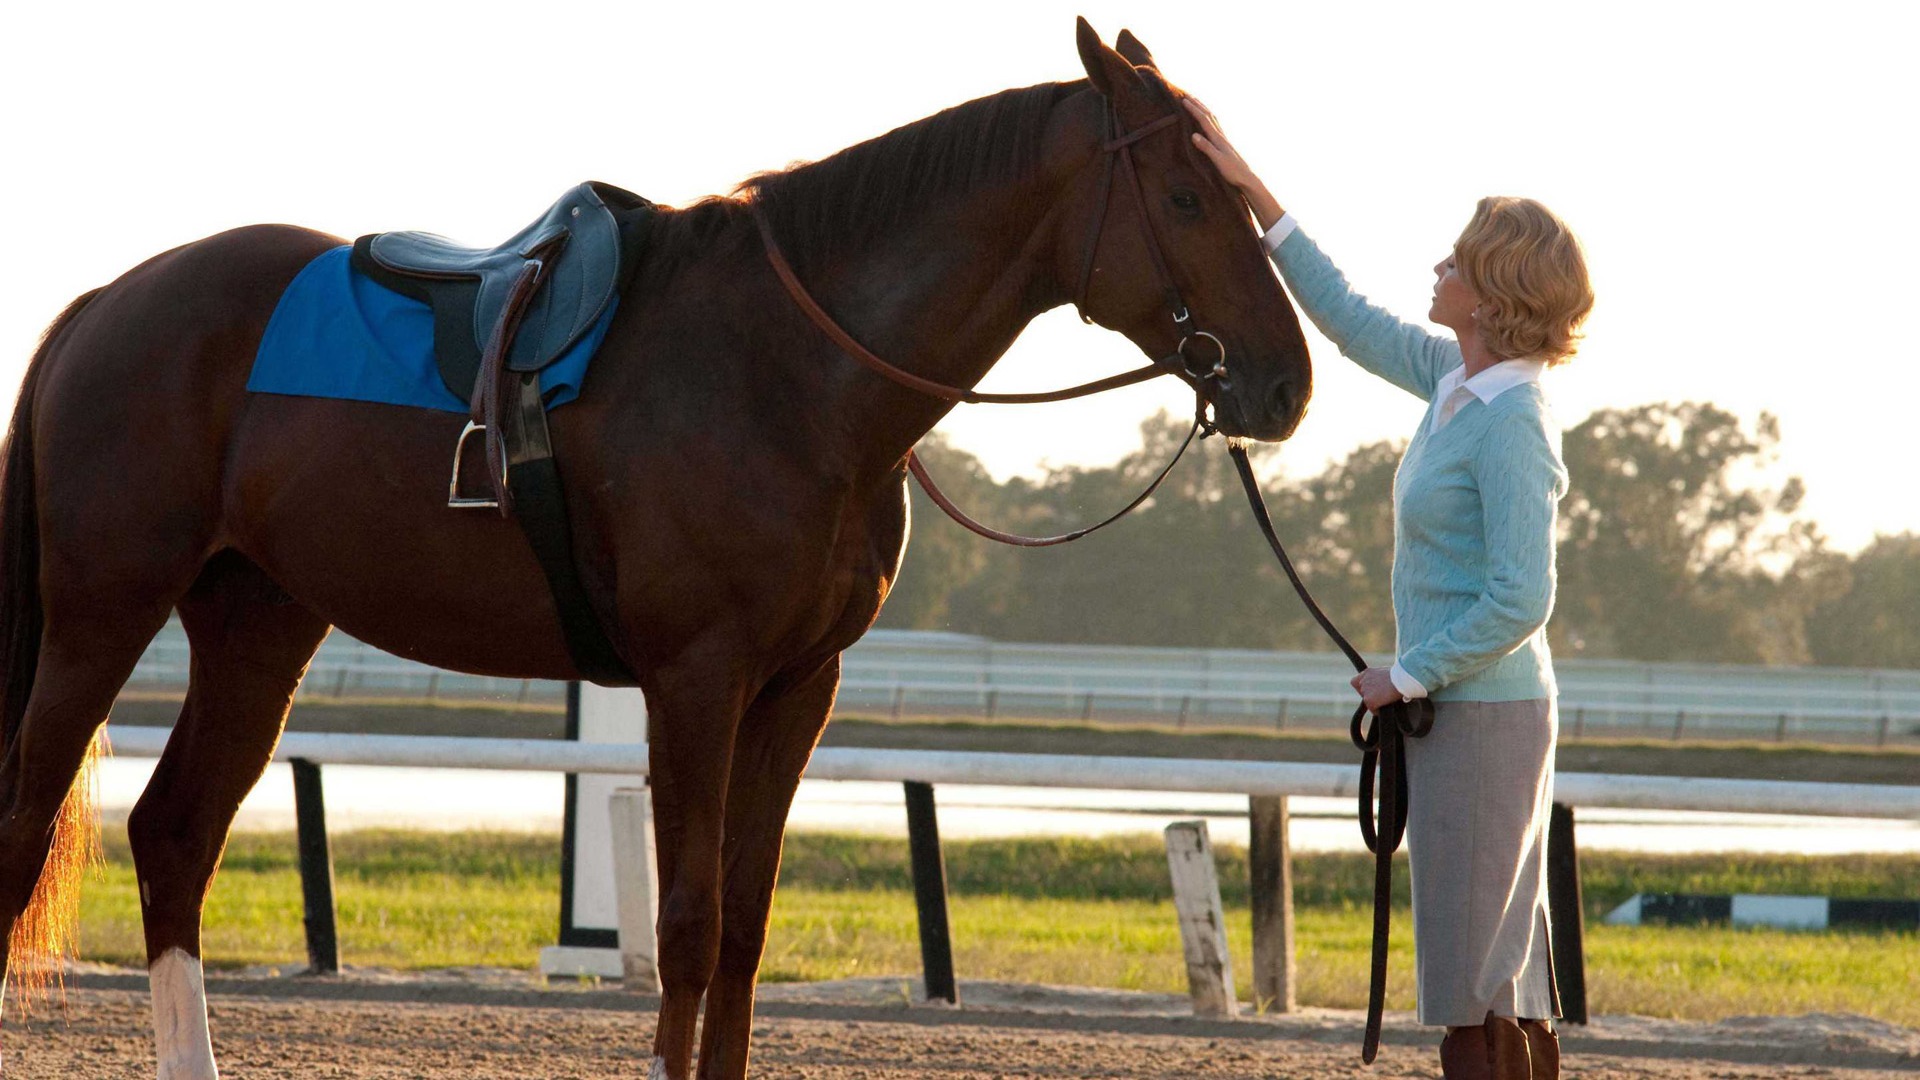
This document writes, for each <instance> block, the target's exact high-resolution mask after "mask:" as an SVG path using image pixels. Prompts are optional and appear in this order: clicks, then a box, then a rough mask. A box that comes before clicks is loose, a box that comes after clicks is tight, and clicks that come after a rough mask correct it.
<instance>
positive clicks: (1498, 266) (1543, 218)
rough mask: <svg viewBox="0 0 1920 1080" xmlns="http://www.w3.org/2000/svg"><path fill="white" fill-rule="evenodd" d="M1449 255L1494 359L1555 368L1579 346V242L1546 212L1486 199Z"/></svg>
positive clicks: (1587, 298) (1583, 266)
mask: <svg viewBox="0 0 1920 1080" xmlns="http://www.w3.org/2000/svg"><path fill="white" fill-rule="evenodd" d="M1453 255H1454V265H1455V266H1456V267H1457V268H1458V269H1459V271H1460V278H1461V280H1462V281H1463V282H1465V283H1466V286H1467V287H1468V288H1470V289H1472V290H1473V291H1474V292H1475V293H1476V294H1477V295H1478V296H1479V297H1480V298H1481V300H1482V301H1484V304H1483V306H1482V307H1481V309H1480V311H1479V313H1478V315H1477V316H1476V318H1475V322H1476V323H1477V325H1478V326H1479V327H1480V332H1481V334H1482V335H1484V336H1485V338H1486V341H1487V346H1488V348H1490V349H1491V350H1492V351H1493V353H1494V355H1496V356H1500V357H1503V358H1507V359H1512V358H1514V357H1521V356H1526V357H1532V358H1534V359H1537V360H1545V361H1546V362H1547V363H1548V364H1559V363H1563V362H1565V361H1566V360H1567V358H1568V357H1571V356H1572V355H1573V354H1574V352H1575V351H1576V350H1577V349H1578V348H1579V347H1580V324H1581V323H1582V322H1584V321H1586V318H1587V313H1588V312H1589V311H1591V310H1593V286H1592V285H1591V284H1590V283H1589V282H1588V281H1587V260H1586V256H1585V254H1584V253H1583V252H1582V251H1581V250H1580V241H1579V240H1578V239H1576V238H1575V237H1574V235H1573V230H1571V229H1569V228H1567V223H1566V222H1564V221H1561V220H1560V219H1559V218H1558V217H1556V216H1555V215H1554V213H1553V211H1551V210H1549V209H1547V208H1546V207H1544V206H1542V205H1540V204H1539V203H1537V202H1535V201H1534V200H1532V199H1515V198H1511V197H1509V196H1506V195H1489V196H1487V197H1486V198H1484V199H1481V200H1480V205H1479V206H1478V207H1476V208H1475V209H1474V211H1473V220H1472V221H1469V222H1467V227H1466V229H1465V230H1464V231H1463V232H1461V234H1460V239H1459V240H1457V241H1455V242H1454V245H1453Z"/></svg>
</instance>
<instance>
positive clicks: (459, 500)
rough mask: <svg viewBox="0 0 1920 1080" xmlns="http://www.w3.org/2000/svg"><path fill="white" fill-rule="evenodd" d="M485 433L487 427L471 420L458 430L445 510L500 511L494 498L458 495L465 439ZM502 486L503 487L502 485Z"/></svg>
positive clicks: (484, 441)
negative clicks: (458, 435) (458, 434)
mask: <svg viewBox="0 0 1920 1080" xmlns="http://www.w3.org/2000/svg"><path fill="white" fill-rule="evenodd" d="M486 433H487V426H486V425H485V424H476V423H474V422H473V421H471V420H469V421H467V426H466V427H464V428H461V429H460V438H459V439H457V440H456V441H455V442H454V444H453V479H451V480H449V481H447V508H448V509H451V510H498V509H500V503H499V502H498V501H497V500H495V499H494V498H492V497H491V496H486V495H482V496H480V497H478V498H471V497H463V496H461V494H460V455H461V454H463V453H465V452H466V449H467V439H468V438H469V437H470V436H473V435H485V434H486ZM480 445H481V446H482V447H484V446H486V440H484V439H482V440H481V443H480ZM502 486H504V484H503V485H502Z"/></svg>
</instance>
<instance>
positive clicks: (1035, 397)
mask: <svg viewBox="0 0 1920 1080" xmlns="http://www.w3.org/2000/svg"><path fill="white" fill-rule="evenodd" d="M1181 118H1182V116H1181V114H1180V113H1168V114H1167V115H1166V116H1163V117H1160V118H1159V119H1157V120H1154V121H1153V122H1151V123H1148V124H1144V125H1142V126H1140V127H1138V128H1135V129H1134V130H1132V131H1130V132H1125V133H1118V127H1119V120H1118V118H1117V117H1116V116H1115V115H1114V113H1113V110H1111V109H1109V110H1108V112H1107V129H1108V134H1109V138H1108V139H1107V140H1106V141H1105V142H1104V143H1103V144H1102V146H1101V149H1102V151H1103V152H1104V153H1105V154H1106V168H1105V170H1104V171H1103V173H1102V179H1101V187H1100V200H1099V206H1100V209H1099V212H1098V213H1097V214H1096V215H1095V216H1094V221H1093V232H1092V236H1091V237H1090V239H1089V241H1088V244H1087V258H1086V264H1085V266H1084V268H1083V270H1082V273H1081V276H1080V292H1079V297H1078V299H1077V300H1076V301H1075V306H1076V307H1078V308H1079V310H1080V318H1081V319H1082V321H1085V322H1092V321H1093V320H1092V319H1091V318H1089V317H1088V315H1087V296H1088V294H1089V292H1091V290H1092V287H1093V271H1094V259H1095V256H1096V255H1097V254H1098V250H1099V246H1100V234H1101V232H1102V231H1103V228H1104V226H1105V223H1106V215H1107V203H1108V201H1109V195H1110V193H1111V191H1112V187H1113V174H1114V170H1115V167H1116V164H1118V165H1120V166H1122V167H1124V168H1125V170H1126V173H1127V180H1128V187H1129V189H1130V190H1131V191H1132V193H1133V197H1134V201H1135V203H1136V205H1137V206H1138V208H1139V211H1140V220H1141V227H1142V228H1143V229H1144V230H1145V239H1146V243H1147V250H1148V252H1149V253H1150V254H1151V256H1152V259H1153V266H1154V272H1155V273H1156V274H1157V275H1158V277H1159V280H1160V286H1161V290H1162V292H1163V293H1164V294H1165V296H1166V298H1167V306H1168V312H1169V314H1170V315H1172V317H1173V322H1174V325H1175V327H1177V328H1178V329H1179V330H1180V331H1181V338H1180V344H1179V345H1178V346H1177V347H1176V348H1175V349H1174V351H1173V353H1172V354H1171V355H1168V356H1164V357H1161V358H1160V359H1158V360H1156V361H1154V362H1153V363H1151V364H1146V365H1144V366H1142V367H1138V368H1134V369H1133V370H1131V371H1123V372H1121V373H1120V374H1118V375H1109V376H1107V377H1106V378H1104V379H1095V380H1094V381H1092V382H1087V383H1080V384H1079V385H1077V386H1068V387H1064V388H1062V389H1059V390H1048V391H1040V392H1034V393H1021V394H991V393H982V392H980V391H978V390H974V389H971V388H969V387H961V386H948V385H946V384H945V383H939V382H935V381H933V380H932V379H927V378H923V377H922V376H919V375H915V374H913V373H912V372H910V371H904V370H902V369H900V368H898V367H896V366H894V365H893V364H889V363H887V362H886V361H885V360H882V359H881V358H880V357H878V356H876V355H875V354H874V353H873V351H872V350H871V349H868V348H867V347H866V346H865V345H862V344H861V343H860V342H859V341H858V340H857V339H856V338H854V336H853V335H852V334H849V333H847V331H846V329H845V328H843V327H842V326H841V325H840V324H839V323H838V322H835V321H834V318H833V316H831V315H829V314H827V312H826V309H824V308H822V307H821V306H820V304H819V302H818V301H816V300H814V298H813V296H812V294H810V293H809V292H807V289H806V286H804V285H802V284H801V283H800V276H799V275H798V274H796V273H794V270H793V266H792V265H791V264H790V263H788V262H787V259H786V256H785V255H784V254H782V253H781V251H780V244H779V241H777V240H776V239H774V235H773V223H772V222H771V221H769V220H768V219H767V215H766V212H765V210H764V209H763V208H762V207H761V206H760V205H759V204H758V203H755V204H754V206H753V218H754V223H755V224H756V225H758V226H759V229H760V239H761V241H762V242H763V243H764V244H765V245H766V249H767V261H768V262H769V263H771V264H772V266H773V272H774V275H775V276H776V277H778V278H779V279H780V284H781V285H783V286H785V287H786V290H787V295H789V296H791V297H792V298H793V302H794V304H795V305H796V306H798V307H799V308H800V310H801V311H802V312H805V313H806V316H807V318H808V319H810V320H812V322H813V324H814V325H815V326H817V327H819V328H820V331H821V332H822V333H824V334H826V335H827V337H828V338H829V339H830V340H831V341H832V342H833V343H834V344H835V345H837V346H839V347H840V350H841V351H842V352H844V353H846V354H847V355H848V356H851V357H852V358H853V359H854V360H855V361H857V362H859V364H860V365H861V366H863V367H865V368H867V369H868V370H869V371H872V372H874V373H875V374H877V375H880V376H882V377H883V378H886V379H888V380H889V381H891V382H894V383H897V384H898V385H900V386H904V387H906V388H907V389H909V390H915V391H918V392H919V393H922V394H926V395H927V396H929V397H934V398H938V399H940V400H942V401H952V402H959V403H965V404H990V405H1035V404H1042V403H1045V402H1051V401H1066V400H1069V399H1072V398H1078V397H1086V396H1087V395H1089V394H1098V393H1101V392H1102V391H1106V390H1114V389H1118V388H1119V387H1122V386H1132V385H1133V384H1135V383H1140V382H1145V381H1147V380H1148V379H1153V378H1158V377H1160V376H1162V375H1175V376H1178V377H1179V378H1181V379H1183V380H1184V381H1185V382H1187V384H1188V385H1190V386H1192V387H1193V388H1194V393H1195V395H1196V401H1195V408H1194V420H1193V426H1192V427H1191V428H1189V429H1188V430H1187V437H1186V438H1185V439H1184V440H1182V441H1181V443H1180V448H1179V449H1178V450H1177V451H1175V452H1174V455H1173V458H1172V459H1171V460H1170V461H1168V462H1167V464H1166V467H1165V468H1163V469H1161V470H1160V472H1159V473H1158V474H1157V475H1156V476H1155V477H1154V479H1153V482H1152V483H1150V484H1148V485H1147V488H1146V490H1144V491H1142V492H1141V493H1140V494H1139V495H1138V496H1136V497H1135V498H1134V499H1133V501H1132V502H1130V503H1128V504H1127V505H1125V506H1123V507H1121V508H1120V509H1119V510H1118V511H1117V512H1115V513H1113V514H1111V515H1109V516H1108V517H1106V518H1103V519H1102V520H1100V521H1098V522H1096V523H1095V524H1092V525H1089V526H1086V527H1084V528H1080V529H1075V530H1073V531H1072V532H1068V533H1063V534H1061V535H1058V536H1019V535H1016V534H1014V533H1009V532H1003V531H1001V530H999V529H995V528H993V527H991V526H988V525H984V524H982V523H980V522H979V521H976V520H974V519H973V518H972V517H970V516H968V514H967V513H966V512H965V511H963V510H961V509H960V508H959V507H958V506H956V505H955V504H954V502H953V500H951V499H949V498H947V496H946V495H945V494H944V493H943V492H942V491H941V490H940V487H939V485H937V484H935V483H934V480H933V477H932V476H931V475H930V474H929V473H928V472H927V468H926V466H925V465H924V464H923V463H922V462H921V461H920V456H919V455H918V454H915V453H912V452H911V451H909V452H908V454H907V469H908V471H909V472H911V473H912V474H913V478H914V479H915V480H916V481H918V482H919V484H920V487H921V488H922V489H923V490H925V491H926V493H927V497H928V498H930V499H932V500H933V503H934V505H935V506H938V507H939V508H940V509H941V510H942V511H943V512H945V513H946V515H947V516H948V517H950V518H952V519H953V520H954V521H956V522H958V523H959V524H960V525H961V526H962V527H963V528H966V529H967V530H969V531H971V532H973V533H976V534H978V535H980V536H983V537H986V538H987V539H989V540H994V541H997V542H999V543H1002V544H1011V545H1014V546H1016V547H1051V546H1053V545H1055V544H1064V543H1068V542H1070V541H1073V540H1078V539H1080V538H1081V537H1083V536H1086V535H1087V534H1089V533H1092V532H1097V531H1099V530H1100V529H1104V528H1106V527H1107V526H1108V525H1111V524H1113V523H1114V522H1116V521H1118V520H1120V519H1121V518H1123V517H1125V516H1126V515H1127V514H1129V513H1131V512H1132V511H1133V510H1134V509H1136V508H1138V507H1139V506H1140V504H1142V503H1144V502H1146V501H1147V499H1149V498H1150V497H1152V495H1153V493H1154V491H1155V490H1157V489H1158V488H1159V486H1160V483H1161V481H1163V480H1165V479H1166V478H1167V476H1168V474H1170V473H1172V472H1173V467H1174V466H1175V465H1177V464H1179V462H1180V458H1181V456H1182V455H1184V454H1185V453H1186V452H1187V448H1188V447H1189V446H1191V445H1193V439H1194V436H1195V435H1196V434H1198V433H1199V432H1201V431H1203V430H1204V431H1206V432H1207V433H1209V434H1211V433H1212V431H1213V425H1212V424H1211V422H1210V421H1208V420H1207V418H1206V407H1207V397H1206V389H1205V386H1206V384H1207V383H1209V382H1212V383H1215V384H1217V385H1219V387H1220V388H1221V389H1223V390H1224V389H1226V388H1227V387H1228V386H1229V385H1230V384H1229V383H1228V382H1227V357H1226V348H1225V347H1224V346H1223V345H1221V343H1220V339H1219V338H1218V337H1216V336H1214V335H1213V334H1210V333H1207V332H1206V331H1204V330H1199V329H1196V328H1195V327H1194V326H1193V325H1192V314H1191V312H1189V311H1188V309H1187V306H1186V304H1185V303H1184V302H1182V301H1181V299H1180V291H1179V289H1178V287H1177V286H1175V285H1174V283H1173V275H1172V274H1171V273H1170V272H1169V271H1168V270H1167V266H1166V260H1165V259H1164V258H1163V257H1162V255H1161V253H1160V243H1159V238H1158V237H1157V236H1155V235H1154V232H1153V220H1152V218H1151V217H1149V216H1148V215H1147V206H1146V195H1145V193H1144V192H1142V191H1141V189H1140V174H1139V170H1138V169H1137V168H1136V167H1135V165H1134V162H1133V144H1134V143H1136V142H1139V141H1140V140H1141V139H1144V138H1146V137H1147V136H1149V135H1151V134H1153V133H1154V132H1157V131H1160V130H1162V129H1165V128H1168V127H1172V126H1174V125H1175V124H1178V123H1179V122H1180V120H1181ZM1201 339H1204V340H1207V341H1210V342H1212V343H1213V345H1214V347H1215V349H1216V350H1217V351H1218V355H1217V356H1216V357H1215V358H1214V361H1213V363H1212V364H1210V365H1208V366H1207V367H1205V368H1204V369H1202V370H1199V371H1194V370H1191V369H1190V367H1189V364H1188V361H1187V359H1186V356H1187V349H1188V346H1189V344H1190V343H1191V342H1194V341H1196V340H1201Z"/></svg>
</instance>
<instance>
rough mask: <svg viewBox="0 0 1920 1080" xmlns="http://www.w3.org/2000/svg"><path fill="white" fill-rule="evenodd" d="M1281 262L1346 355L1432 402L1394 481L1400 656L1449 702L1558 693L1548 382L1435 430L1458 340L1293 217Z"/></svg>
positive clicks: (1554, 464)
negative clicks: (1370, 294) (1392, 296)
mask: <svg viewBox="0 0 1920 1080" xmlns="http://www.w3.org/2000/svg"><path fill="white" fill-rule="evenodd" d="M1273 261H1274V265H1276V266H1278V267H1279V268H1280V273H1281V276H1282V277H1284V278H1285V279H1286V282H1287V287H1288V289H1290V290H1291V291H1292V293H1293V298H1294V300H1295V301H1296V302H1297V303H1299V305H1300V307H1301V309H1302V310H1304V311H1305V312H1306V313H1307V316H1308V317H1309V318H1311V319H1312V320H1313V323H1314V325H1315V326H1318V327H1319V328H1320V332H1321V333H1323V334H1325V335H1326V336H1327V337H1328V339H1330V340H1331V341H1332V342H1333V343H1334V344H1335V345H1336V346H1338V347H1339V349H1340V351H1341V353H1343V354H1344V355H1346V356H1347V357H1348V358H1349V359H1351V360H1353V361H1354V362H1355V363H1358V364H1359V365H1360V366H1361V367H1363V368H1365V369H1367V370H1368V371H1371V372H1373V373H1374V374H1375V375H1378V376H1380V377H1381V378H1383V379H1385V380H1387V381H1388V382H1390V383H1392V384H1394V385H1395V386H1398V387H1400V388H1401V389H1402V390H1405V391H1407V392H1408V393H1410V394H1413V395H1414V396H1416V397H1418V398H1420V399H1421V400H1422V401H1426V402H1427V403H1428V405H1427V413H1426V415H1425V416H1424V417H1422V418H1421V421H1420V428H1419V430H1418V431H1417V432H1415V433H1414V436H1413V441H1412V442H1411V443H1409V444H1407V451H1406V454H1405V455H1404V456H1403V457H1402V458H1401V459H1400V468H1399V471H1398V472H1396V473H1395V474H1394V480H1393V495H1394V518H1393V521H1394V527H1393V614H1394V622H1395V623H1396V625H1397V632H1398V639H1399V644H1398V646H1397V648H1398V651H1399V653H1400V666H1401V667H1402V668H1404V669H1405V670H1406V672H1407V674H1409V675H1411V676H1413V677H1414V678H1415V679H1418V680H1419V681H1420V684H1421V685H1422V686H1425V687H1426V688H1427V691H1428V693H1429V694H1431V695H1432V696H1433V697H1434V698H1435V699H1437V700H1441V701H1447V700H1454V701H1522V700H1527V699H1532V698H1551V697H1553V696H1554V693H1555V684H1554V678H1553V657H1552V654H1551V653H1550V652H1549V651H1548V648H1547V633H1546V624H1547V616H1548V615H1549V614H1551V613H1552V611H1553V589H1554V571H1553V558H1554V515H1555V511H1556V509H1557V507H1558V505H1559V502H1560V499H1561V497H1562V496H1564V495H1565V494H1566V492H1567V469H1566V466H1565V465H1564V464H1563V463H1562V462H1561V460H1560V426H1559V425H1558V424H1557V423H1555V422H1554V419H1553V414H1552V413H1551V412H1550V411H1549V410H1548V407H1547V402H1546V398H1545V397H1544V396H1543V395H1542V393H1541V391H1540V386H1539V384H1538V383H1525V384H1522V385H1520V386H1515V387H1513V388H1512V389H1510V390H1507V391H1506V392H1504V393H1502V394H1500V395H1498V396H1497V397H1495V398H1494V399H1493V401H1491V402H1487V403H1483V402H1481V401H1480V400H1479V399H1478V398H1473V399H1470V400H1469V401H1468V402H1467V404H1466V405H1464V406H1462V407H1461V409H1460V411H1459V412H1458V413H1457V414H1455V415H1454V417H1453V418H1452V419H1451V420H1450V421H1448V423H1447V424H1446V425H1445V426H1444V427H1442V428H1441V429H1440V431H1439V432H1437V433H1435V432H1434V431H1433V430H1432V427H1433V408H1434V406H1433V392H1434V385H1435V384H1436V383H1437V382H1438V381H1439V380H1440V377H1441V376H1442V375H1444V374H1446V373H1447V372H1448V371H1450V370H1452V369H1453V368H1456V367H1459V366H1460V364H1461V363H1462V359H1461V356H1460V345H1459V343H1458V342H1456V341H1454V340H1453V339H1452V338H1448V337H1443V336H1440V335H1436V334H1431V333H1428V332H1427V331H1426V330H1424V329H1422V328H1420V327H1418V326H1414V325H1412V324H1411V323H1406V322H1402V321H1401V320H1399V319H1396V318H1394V317H1393V316H1392V315H1390V314H1388V313H1387V312H1385V311H1383V310H1381V309H1380V308H1378V307H1375V306H1374V305H1372V304H1370V303H1368V302H1367V299H1366V298H1365V297H1363V296H1360V295H1359V294H1357V293H1355V292H1354V291H1353V290H1352V289H1351V288H1350V287H1349V286H1348V285H1347V279H1346V278H1345V277H1344V276H1343V275H1342V274H1341V273H1340V271H1339V270H1338V269H1337V268H1336V267H1335V266H1334V265H1333V263H1332V262H1331V261H1330V260H1329V259H1328V258H1327V257H1326V256H1325V255H1323V254H1321V252H1320V249H1319V247H1318V246H1316V245H1315V244H1314V242H1313V241H1312V240H1310V239H1308V238H1307V237H1306V236H1305V235H1304V234H1302V233H1301V232H1300V231H1299V230H1298V229H1295V230H1294V231H1293V233H1292V234H1291V235H1289V236H1288V237H1287V238H1286V239H1285V240H1284V241H1282V242H1281V243H1280V245H1279V247H1277V248H1275V249H1274V252H1273Z"/></svg>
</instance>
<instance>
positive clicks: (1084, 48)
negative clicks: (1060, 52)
mask: <svg viewBox="0 0 1920 1080" xmlns="http://www.w3.org/2000/svg"><path fill="white" fill-rule="evenodd" d="M1074 37H1075V39H1076V40H1077V41H1078V43H1079V45H1080V64H1081V66H1082V67H1084V68H1086V69H1087V78H1088V79H1089V80H1090V81H1091V82H1092V83H1093V88H1094V89H1095V90H1098V91H1100V94H1101V96H1103V97H1105V98H1107V99H1109V100H1112V98H1113V97H1114V95H1115V94H1116V93H1125V92H1126V91H1128V90H1138V89H1140V88H1141V87H1142V86H1143V85H1144V84H1143V83H1142V82H1141V81H1140V73H1139V72H1137V71H1135V70H1133V65H1132V64H1129V63H1127V58H1126V57H1124V56H1121V55H1120V54H1119V53H1117V52H1114V51H1113V50H1112V49H1109V48H1107V47H1106V45H1105V44H1103V43H1102V42H1101V41H1100V35H1099V34H1096V33H1094V30H1093V26H1092V25H1091V24H1089V23H1088V22H1087V20H1086V18H1085V17H1084V16H1083V17H1081V18H1080V19H1079V20H1078V26H1077V27H1076V29H1075V34H1074Z"/></svg>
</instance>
